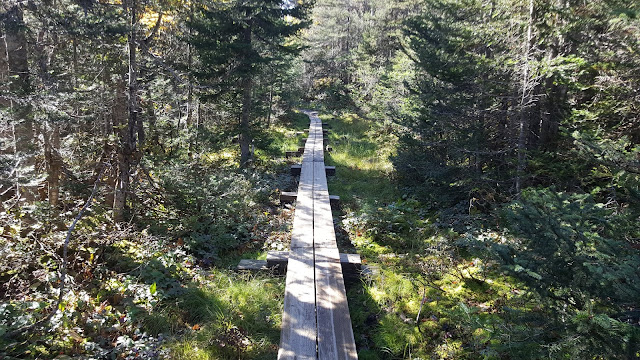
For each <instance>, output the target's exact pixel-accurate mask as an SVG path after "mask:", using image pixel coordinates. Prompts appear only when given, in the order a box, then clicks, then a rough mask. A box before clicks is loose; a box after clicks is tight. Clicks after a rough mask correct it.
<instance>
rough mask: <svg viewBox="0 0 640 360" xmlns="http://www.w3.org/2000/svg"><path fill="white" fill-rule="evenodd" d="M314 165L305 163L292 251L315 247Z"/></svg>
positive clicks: (295, 215) (301, 176) (296, 212)
mask: <svg viewBox="0 0 640 360" xmlns="http://www.w3.org/2000/svg"><path fill="white" fill-rule="evenodd" d="M313 206H314V204H313V163H312V162H303V163H302V170H301V173H300V182H299V183H298V193H297V201H296V209H295V212H294V215H293V230H292V233H291V249H295V248H299V247H313Z"/></svg>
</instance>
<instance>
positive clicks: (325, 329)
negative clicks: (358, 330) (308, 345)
mask: <svg viewBox="0 0 640 360" xmlns="http://www.w3.org/2000/svg"><path fill="white" fill-rule="evenodd" d="M315 276H316V280H315V281H316V314H317V315H316V316H317V327H318V335H317V336H318V359H319V360H346V359H357V358H358V354H357V352H356V345H355V340H354V337H353V329H352V328H351V316H350V315H349V305H348V303H347V295H346V290H345V287H344V280H343V278H342V271H341V268H340V255H339V254H338V249H335V248H333V249H329V248H321V249H316V250H315Z"/></svg>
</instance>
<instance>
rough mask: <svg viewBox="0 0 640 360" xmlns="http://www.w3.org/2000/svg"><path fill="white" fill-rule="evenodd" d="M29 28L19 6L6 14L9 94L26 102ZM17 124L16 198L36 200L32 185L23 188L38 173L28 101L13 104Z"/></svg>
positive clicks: (28, 83) (34, 189)
mask: <svg viewBox="0 0 640 360" xmlns="http://www.w3.org/2000/svg"><path fill="white" fill-rule="evenodd" d="M25 30H26V25H25V23H24V19H23V12H22V8H21V7H20V5H14V6H13V7H11V8H10V9H9V10H8V11H7V12H6V14H5V32H6V33H5V45H6V51H7V63H8V76H9V79H13V80H11V81H9V90H10V91H11V93H12V94H13V95H14V96H15V97H17V98H22V99H25V97H26V96H28V95H29V94H30V93H31V84H30V78H29V65H28V56H27V39H26V31H25ZM10 106H11V107H12V108H13V113H14V120H15V140H16V141H15V150H16V157H17V158H19V159H20V160H21V165H20V169H19V171H16V173H17V174H18V177H17V180H18V181H17V186H16V195H18V196H21V197H22V198H24V199H25V200H27V201H33V200H35V198H36V194H37V189H36V186H33V185H31V184H30V185H23V184H25V183H29V182H30V180H32V178H33V176H34V173H35V165H36V164H35V152H36V146H35V144H37V142H36V141H35V132H34V128H33V120H32V119H31V107H30V106H29V104H28V103H27V101H26V100H25V101H19V102H15V101H11V104H10Z"/></svg>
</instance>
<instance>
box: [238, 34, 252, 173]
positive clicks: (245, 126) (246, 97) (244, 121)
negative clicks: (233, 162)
mask: <svg viewBox="0 0 640 360" xmlns="http://www.w3.org/2000/svg"><path fill="white" fill-rule="evenodd" d="M243 37H244V39H243V40H244V43H245V44H246V46H247V48H250V47H251V27H249V26H248V27H247V28H246V29H244V34H243ZM247 66H249V65H247ZM252 93H253V80H252V78H251V74H245V75H244V78H243V79H242V115H241V117H240V137H239V139H238V140H239V143H240V167H242V168H243V167H246V166H247V165H248V163H249V161H250V160H251V124H250V122H251V119H250V117H251V103H252Z"/></svg>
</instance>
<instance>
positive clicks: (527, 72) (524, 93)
mask: <svg viewBox="0 0 640 360" xmlns="http://www.w3.org/2000/svg"><path fill="white" fill-rule="evenodd" d="M534 11H535V10H534V0H529V20H528V22H527V39H526V44H525V53H524V61H523V74H522V89H521V96H520V116H519V124H518V143H517V152H518V164H517V169H516V181H515V188H516V194H517V195H518V196H520V192H521V190H522V177H523V176H524V170H525V167H526V151H527V148H526V147H527V144H526V142H527V134H528V132H529V121H530V119H529V118H530V111H529V107H530V102H531V91H532V88H533V84H532V82H531V79H530V77H531V69H530V67H531V64H530V57H531V48H532V47H533V20H534V14H535V13H534Z"/></svg>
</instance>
